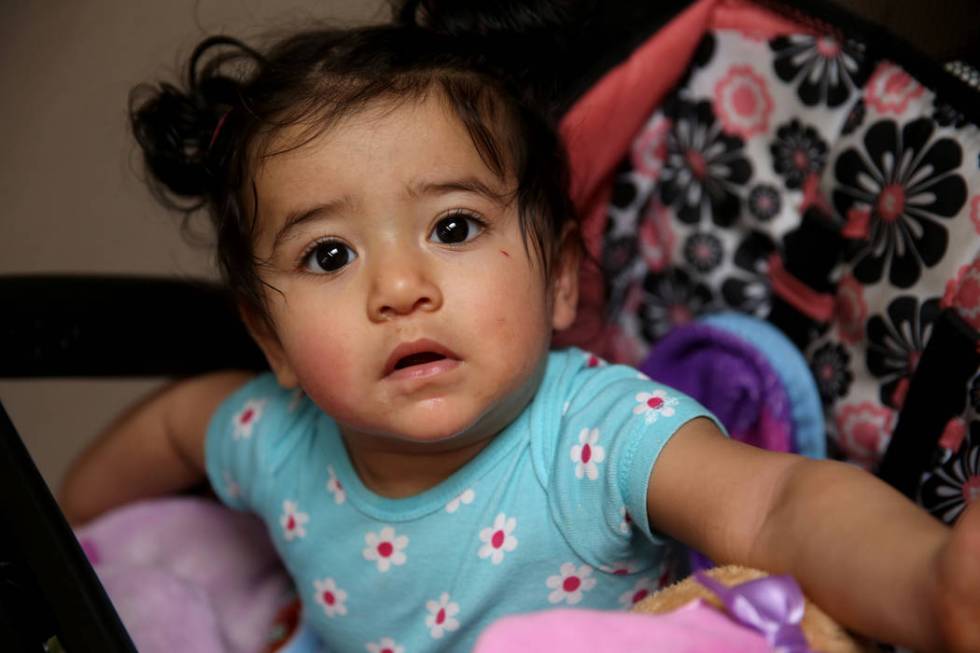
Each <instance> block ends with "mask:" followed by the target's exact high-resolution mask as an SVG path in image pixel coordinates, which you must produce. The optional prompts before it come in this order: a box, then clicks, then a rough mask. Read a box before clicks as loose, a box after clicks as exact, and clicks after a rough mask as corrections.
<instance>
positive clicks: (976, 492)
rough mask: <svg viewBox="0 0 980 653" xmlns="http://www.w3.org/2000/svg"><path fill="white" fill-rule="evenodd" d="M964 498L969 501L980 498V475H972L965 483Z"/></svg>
mask: <svg viewBox="0 0 980 653" xmlns="http://www.w3.org/2000/svg"><path fill="white" fill-rule="evenodd" d="M963 499H964V500H966V502H967V503H970V502H971V501H974V500H976V499H980V476H971V477H970V478H968V479H967V480H966V483H964V484H963Z"/></svg>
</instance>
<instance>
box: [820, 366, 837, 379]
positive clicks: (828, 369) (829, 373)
mask: <svg viewBox="0 0 980 653" xmlns="http://www.w3.org/2000/svg"><path fill="white" fill-rule="evenodd" d="M820 376H821V378H823V379H825V380H827V381H829V380H830V379H832V378H834V366H833V365H831V364H830V363H826V364H824V365H821V366H820Z"/></svg>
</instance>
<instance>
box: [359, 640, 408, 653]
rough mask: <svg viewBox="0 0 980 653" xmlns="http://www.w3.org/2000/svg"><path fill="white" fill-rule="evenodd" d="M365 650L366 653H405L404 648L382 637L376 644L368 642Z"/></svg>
mask: <svg viewBox="0 0 980 653" xmlns="http://www.w3.org/2000/svg"><path fill="white" fill-rule="evenodd" d="M365 648H366V649H367V650H368V653H405V647H404V646H402V645H400V644H398V643H397V642H396V641H395V640H393V639H392V638H390V637H382V638H381V639H380V640H378V641H377V642H368V643H367V644H366V645H365Z"/></svg>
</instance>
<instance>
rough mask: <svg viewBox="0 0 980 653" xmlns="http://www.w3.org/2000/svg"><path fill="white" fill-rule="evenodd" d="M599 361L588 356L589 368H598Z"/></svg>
mask: <svg viewBox="0 0 980 653" xmlns="http://www.w3.org/2000/svg"><path fill="white" fill-rule="evenodd" d="M598 365H599V359H598V358H596V357H595V356H589V367H598Z"/></svg>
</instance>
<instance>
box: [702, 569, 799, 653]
mask: <svg viewBox="0 0 980 653" xmlns="http://www.w3.org/2000/svg"><path fill="white" fill-rule="evenodd" d="M694 577H695V578H696V579H697V581H698V582H699V583H701V584H702V585H704V586H705V587H707V588H708V589H709V590H711V591H712V592H714V593H715V596H717V597H718V599H719V600H720V601H721V603H722V605H724V607H725V610H726V612H727V613H728V616H729V617H731V618H732V619H733V620H735V621H736V622H738V623H740V624H741V625H743V626H746V627H748V628H751V629H752V630H755V631H756V632H758V633H759V634H761V635H762V636H763V637H765V639H766V641H767V642H768V643H769V644H770V645H771V646H772V647H773V648H774V649H775V650H776V651H778V652H779V653H813V652H812V651H811V650H810V647H809V646H808V645H807V641H806V637H804V635H803V629H802V627H801V626H800V623H801V622H802V620H803V607H804V603H803V592H802V591H801V590H800V586H799V585H797V584H796V581H795V580H793V578H792V577H791V576H766V577H765V578H757V579H756V580H750V581H748V582H746V583H742V584H741V585H736V586H735V587H728V586H726V585H723V584H722V583H719V582H718V581H716V580H714V579H713V578H711V577H710V576H708V575H707V574H705V573H704V572H698V573H696V574H694Z"/></svg>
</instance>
